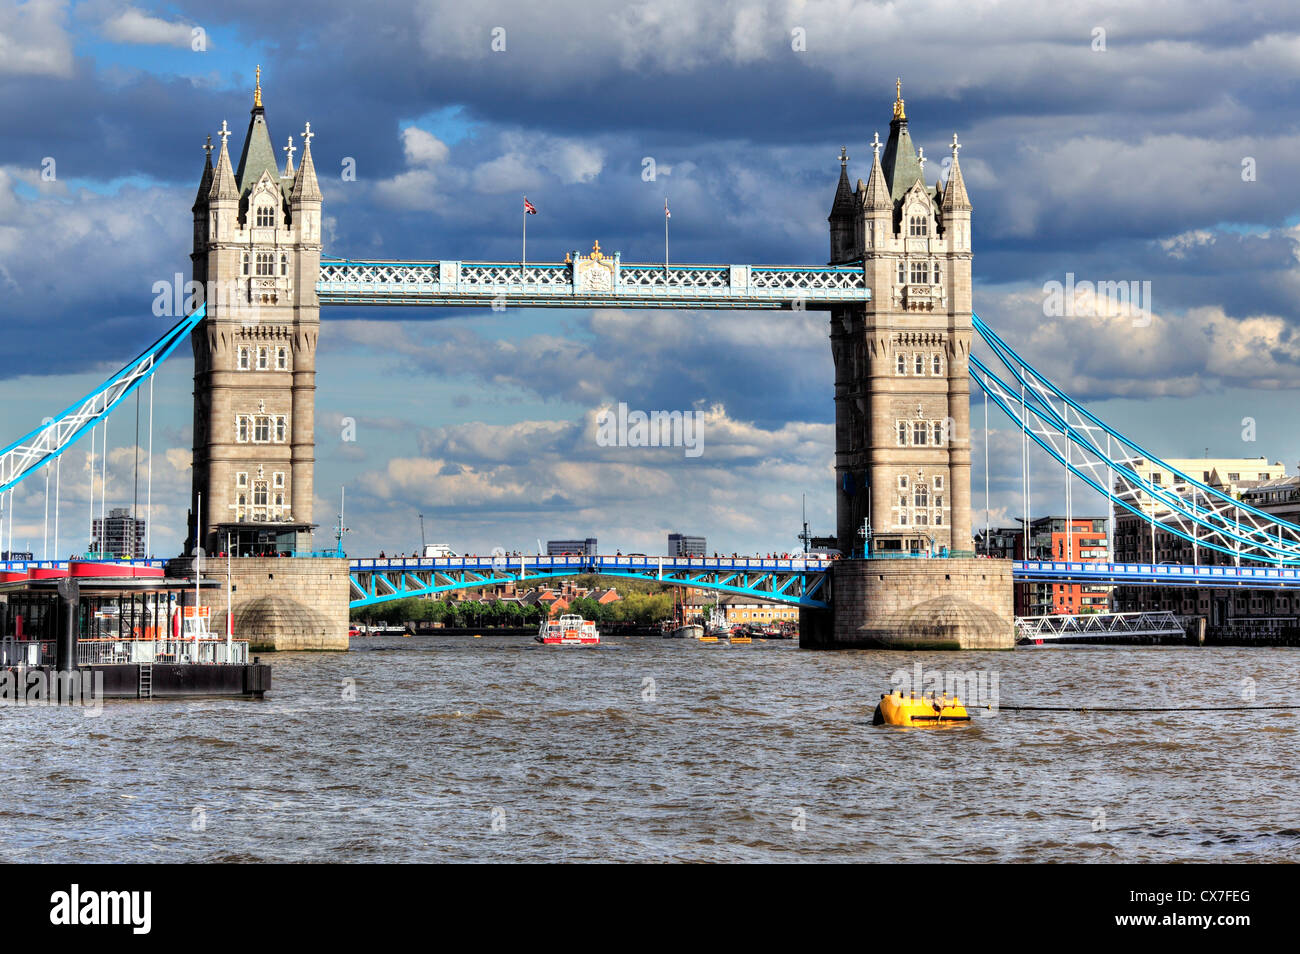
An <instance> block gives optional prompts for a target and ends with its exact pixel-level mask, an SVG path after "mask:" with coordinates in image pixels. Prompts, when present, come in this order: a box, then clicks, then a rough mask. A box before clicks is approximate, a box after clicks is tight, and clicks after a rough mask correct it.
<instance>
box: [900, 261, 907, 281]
mask: <svg viewBox="0 0 1300 954" xmlns="http://www.w3.org/2000/svg"><path fill="white" fill-rule="evenodd" d="M898 284H900V285H906V284H907V264H906V263H905V262H899V263H898Z"/></svg>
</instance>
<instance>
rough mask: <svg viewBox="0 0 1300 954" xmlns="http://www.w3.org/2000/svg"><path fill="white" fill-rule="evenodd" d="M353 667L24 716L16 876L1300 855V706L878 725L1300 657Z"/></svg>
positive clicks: (10, 845) (3, 842)
mask: <svg viewBox="0 0 1300 954" xmlns="http://www.w3.org/2000/svg"><path fill="white" fill-rule="evenodd" d="M352 647H353V648H352V650H351V651H350V652H348V653H340V654H328V655H326V654H279V655H271V656H270V657H269V659H270V661H271V662H272V664H273V667H274V682H273V691H272V693H271V694H270V695H269V696H268V697H267V699H266V700H264V701H262V702H251V701H228V700H211V701H197V702H168V701H156V702H113V703H107V704H105V706H104V708H103V711H102V713H101V714H100V715H99V716H98V717H93V718H88V717H87V716H86V714H85V713H83V712H82V711H79V710H70V709H0V719H3V720H4V727H5V731H4V733H3V742H0V750H2V751H3V756H4V762H5V764H6V765H7V766H8V771H7V772H6V773H5V774H4V778H3V781H2V782H0V806H3V807H0V813H2V814H3V817H4V825H3V828H2V829H0V847H2V850H3V858H4V860H6V861H62V862H92V861H131V862H154V861H247V862H257V861H270V862H275V861H338V862H349V861H354V862H364V861H411V862H415V861H507V860H530V861H580V860H619V861H877V862H879V861H887V860H903V861H968V862H1006V861H1070V862H1145V861H1208V862H1228V861H1294V860H1297V859H1300V802H1297V801H1296V799H1295V798H1294V797H1293V794H1292V793H1293V792H1294V790H1295V789H1296V787H1297V785H1298V784H1300V760H1297V759H1296V756H1295V752H1296V742H1297V736H1296V731H1297V726H1298V725H1300V713H1296V712H1285V711H1283V712H1278V711H1271V712H1188V713H1178V712H1162V713H1150V714H1120V713H1095V714H1080V713H1060V712H1044V713H1016V712H1008V711H1005V710H1003V711H1000V712H996V713H993V712H989V711H986V710H976V711H973V712H972V715H973V717H974V718H973V721H972V722H971V723H970V724H969V725H966V726H958V727H951V728H942V729H933V730H917V729H898V728H882V727H873V726H872V725H871V714H872V710H873V708H874V706H875V702H876V700H877V699H878V697H879V694H880V693H881V692H882V691H886V690H887V689H889V688H890V685H891V684H890V677H891V674H892V673H894V672H895V671H896V670H898V669H900V668H904V667H906V668H907V669H908V670H911V669H912V667H913V665H914V664H915V663H920V664H921V665H922V666H923V667H924V668H925V670H926V671H927V672H930V671H934V672H948V671H960V672H969V671H982V672H984V673H986V674H990V675H992V674H996V676H997V686H998V690H999V695H1000V701H1001V703H1002V704H1003V705H1004V706H1010V705H1074V704H1087V705H1092V706H1122V707H1129V706H1138V707H1142V706H1147V707H1157V708H1166V707H1171V706H1180V705H1187V706H1193V705H1199V706H1230V705H1285V704H1290V703H1292V702H1294V701H1295V694H1294V692H1293V690H1294V688H1295V687H1296V686H1297V684H1298V677H1300V654H1298V653H1297V651H1296V650H1294V649H1253V650H1252V649H1241V648H1204V649H1193V648H1113V647H1089V648H1051V649H1032V650H1017V651H1014V652H1002V653H942V654H940V653H917V654H905V653H884V652H839V653H832V652H801V651H799V650H798V648H797V647H796V646H795V645H794V644H793V643H790V642H767V643H758V642H756V643H754V644H753V645H750V646H727V645H725V644H723V645H718V646H707V645H702V644H697V643H694V642H683V641H676V640H661V639H653V638H626V639H622V638H620V639H617V640H616V641H609V642H606V643H605V644H602V645H601V646H600V647H598V648H592V649H573V648H558V647H546V648H543V647H539V646H537V645H536V644H534V643H533V642H532V641H531V639H530V638H528V637H520V636H512V637H502V636H485V637H484V638H482V639H473V638H469V637H448V636H442V637H436V636H435V637H413V638H402V637H395V636H390V637H381V638H370V639H354V640H353V644H352ZM267 658H268V657H265V656H264V657H263V659H264V660H266V659H267ZM1252 694H1253V696H1254V699H1253V701H1245V700H1246V699H1248V698H1249V697H1250V696H1251V695H1252Z"/></svg>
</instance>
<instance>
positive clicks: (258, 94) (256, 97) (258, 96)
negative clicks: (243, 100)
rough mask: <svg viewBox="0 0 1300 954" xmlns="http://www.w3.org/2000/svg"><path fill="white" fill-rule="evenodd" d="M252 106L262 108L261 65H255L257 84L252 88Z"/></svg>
mask: <svg viewBox="0 0 1300 954" xmlns="http://www.w3.org/2000/svg"><path fill="white" fill-rule="evenodd" d="M253 108H254V109H261V108H262V65H261V64H260V63H259V64H258V66H257V86H256V87H255V88H254V89H253Z"/></svg>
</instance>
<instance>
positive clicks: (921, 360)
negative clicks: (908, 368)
mask: <svg viewBox="0 0 1300 954" xmlns="http://www.w3.org/2000/svg"><path fill="white" fill-rule="evenodd" d="M912 363H913V366H914V367H915V369H916V373H917V374H925V355H923V354H918V355H916V356H915V357H914V358H913V359H912Z"/></svg>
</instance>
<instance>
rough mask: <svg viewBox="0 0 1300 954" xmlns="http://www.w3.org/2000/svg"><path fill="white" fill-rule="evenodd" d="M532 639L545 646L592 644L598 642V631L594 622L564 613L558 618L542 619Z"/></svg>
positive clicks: (573, 614)
mask: <svg viewBox="0 0 1300 954" xmlns="http://www.w3.org/2000/svg"><path fill="white" fill-rule="evenodd" d="M533 639H535V640H537V642H539V643H542V644H543V645H546V646H594V645H596V644H597V643H599V642H600V633H598V632H596V624H595V623H592V622H589V621H587V620H585V619H583V618H582V617H581V616H578V615H577V614H575V613H566V614H565V615H563V616H561V617H560V618H559V619H551V620H543V621H542V626H541V629H540V630H538V632H537V635H536V636H534V637H533Z"/></svg>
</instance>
